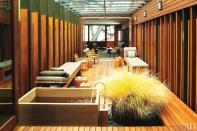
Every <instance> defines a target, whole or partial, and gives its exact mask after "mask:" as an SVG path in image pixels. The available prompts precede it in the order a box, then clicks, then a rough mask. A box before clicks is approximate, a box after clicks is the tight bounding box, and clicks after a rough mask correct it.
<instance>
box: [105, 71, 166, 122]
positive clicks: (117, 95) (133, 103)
mask: <svg viewBox="0 0 197 131" xmlns="http://www.w3.org/2000/svg"><path fill="white" fill-rule="evenodd" d="M104 83H105V88H104V93H105V96H106V97H108V98H109V99H111V100H112V107H111V114H112V118H113V121H115V122H116V123H117V124H119V125H127V126H128V125H154V124H161V123H160V122H159V121H158V115H157V114H158V111H159V110H160V109H161V108H162V106H163V104H164V103H165V96H166V86H165V85H164V84H162V83H161V82H160V81H159V80H157V79H156V78H155V77H154V76H150V75H147V73H130V72H118V73H115V74H114V75H112V76H111V77H108V78H105V79H104Z"/></svg>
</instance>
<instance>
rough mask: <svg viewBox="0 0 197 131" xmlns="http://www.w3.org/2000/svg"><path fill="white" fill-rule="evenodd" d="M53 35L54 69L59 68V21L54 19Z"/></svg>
mask: <svg viewBox="0 0 197 131" xmlns="http://www.w3.org/2000/svg"><path fill="white" fill-rule="evenodd" d="M54 24H55V27H54V28H55V31H54V33H55V35H54V60H55V67H58V66H59V19H57V18H56V19H55V23H54Z"/></svg>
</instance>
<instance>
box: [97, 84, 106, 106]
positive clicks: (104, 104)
mask: <svg viewBox="0 0 197 131" xmlns="http://www.w3.org/2000/svg"><path fill="white" fill-rule="evenodd" d="M98 84H102V85H103V88H104V95H103V97H104V103H103V108H104V109H105V107H106V96H105V83H103V82H102V81H99V82H97V83H95V84H94V87H96V86H97V85H98Z"/></svg>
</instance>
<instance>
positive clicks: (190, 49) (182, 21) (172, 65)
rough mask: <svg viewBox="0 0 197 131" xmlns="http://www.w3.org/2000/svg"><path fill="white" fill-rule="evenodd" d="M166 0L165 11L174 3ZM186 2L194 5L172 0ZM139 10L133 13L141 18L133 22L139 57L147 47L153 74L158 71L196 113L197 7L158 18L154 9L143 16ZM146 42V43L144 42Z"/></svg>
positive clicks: (173, 90) (172, 89)
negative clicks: (149, 14)
mask: <svg viewBox="0 0 197 131" xmlns="http://www.w3.org/2000/svg"><path fill="white" fill-rule="evenodd" d="M154 2H155V1H154V0H153V1H151V2H150V3H149V4H147V5H146V6H145V7H150V6H151V5H154V4H153V3H154ZM163 2H164V3H163V4H164V6H163V10H164V11H163V12H166V11H170V10H169V8H168V7H166V6H165V4H167V3H168V4H167V5H171V3H170V2H167V1H165V0H163ZM183 3H185V4H191V3H194V1H190V2H188V1H187V2H186V1H185V2H184V1H179V2H177V1H176V0H174V1H173V5H174V4H178V5H182V4H183ZM185 7H186V6H183V7H182V8H185ZM154 8H155V7H152V9H149V8H148V9H149V10H151V12H153V13H152V14H154V11H155V9H154ZM171 8H172V7H171ZM173 9H174V8H172V10H173ZM140 12H141V10H140V11H138V12H136V13H135V14H134V16H136V15H139V16H138V17H139V19H140V20H139V21H138V22H136V23H135V24H134V33H133V42H136V43H133V45H137V48H138V49H137V50H138V53H139V56H140V57H142V53H141V50H142V49H144V50H145V56H144V57H145V58H144V60H145V61H146V62H147V63H148V64H149V66H150V70H151V71H152V73H153V74H154V75H155V74H157V75H158V78H159V79H160V80H161V81H162V82H165V83H166V84H167V85H168V87H169V89H170V90H171V91H172V92H173V93H174V94H176V95H177V96H178V97H179V98H180V99H181V100H182V101H184V102H185V103H186V104H187V105H188V106H189V107H190V108H191V109H193V110H194V111H196V112H197V102H196V101H197V99H196V98H197V96H196V94H197V86H196V85H197V84H196V76H197V73H196V57H197V55H196V44H197V43H196V39H197V38H196V24H197V23H196V19H197V6H191V7H188V8H185V9H182V10H178V11H176V12H172V13H170V14H166V15H164V16H160V17H157V12H158V11H155V14H154V15H152V16H151V17H148V18H145V17H144V18H141V15H140ZM134 16H132V17H134ZM149 18H150V20H149ZM151 18H154V19H151ZM146 20H148V21H146ZM141 22H142V23H141ZM138 23H139V24H138ZM143 25H144V26H143ZM143 30H145V34H144V37H143V33H142V32H143ZM157 40H158V41H157ZM143 41H145V44H142V43H143ZM141 46H142V47H141ZM157 47H158V52H157ZM157 69H158V71H157Z"/></svg>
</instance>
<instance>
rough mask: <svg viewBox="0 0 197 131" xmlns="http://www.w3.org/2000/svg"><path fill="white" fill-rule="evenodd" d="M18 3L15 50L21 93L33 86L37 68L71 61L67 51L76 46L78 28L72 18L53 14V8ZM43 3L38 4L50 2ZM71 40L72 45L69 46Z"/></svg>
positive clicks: (38, 69) (42, 68)
mask: <svg viewBox="0 0 197 131" xmlns="http://www.w3.org/2000/svg"><path fill="white" fill-rule="evenodd" d="M21 2H22V6H21V9H20V53H19V55H20V58H19V59H20V74H21V76H20V82H19V83H21V94H25V93H26V92H27V91H28V90H30V89H31V88H33V87H34V86H35V84H34V82H35V79H36V77H37V76H38V75H39V71H43V70H46V69H49V68H51V67H54V66H60V65H62V64H64V62H66V61H71V60H72V58H71V55H73V54H70V53H72V52H74V51H76V49H77V48H76V47H77V45H76V43H77V42H76V41H77V40H76V38H78V36H77V35H78V34H77V30H78V29H76V28H77V27H78V26H76V25H77V22H76V20H72V21H71V19H70V18H67V17H66V16H65V18H63V15H62V17H61V18H60V17H59V16H55V17H54V16H53V13H52V12H53V9H50V8H49V9H43V10H42V11H41V10H40V9H39V8H40V7H39V6H37V2H35V3H34V2H33V3H32V1H29V2H27V1H21ZM45 2H46V3H42V4H43V5H42V6H44V4H47V5H48V4H49V3H47V2H52V1H45ZM50 4H51V3H50ZM46 7H47V6H46ZM50 7H51V5H50ZM49 10H50V11H49ZM47 12H48V13H47ZM49 12H50V14H49ZM70 13H71V14H70V16H72V15H74V14H72V12H70ZM68 23H70V24H69V25H71V24H73V23H75V27H73V28H71V27H70V28H69V29H68V25H67V24H68ZM73 25H74V24H73ZM71 29H72V30H71ZM73 37H74V38H73ZM71 43H72V44H75V45H73V46H71ZM68 44H69V45H68ZM69 47H71V48H69ZM71 51H72V52H71Z"/></svg>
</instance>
